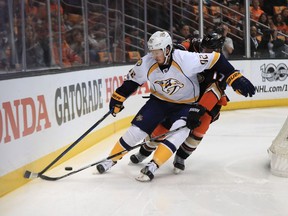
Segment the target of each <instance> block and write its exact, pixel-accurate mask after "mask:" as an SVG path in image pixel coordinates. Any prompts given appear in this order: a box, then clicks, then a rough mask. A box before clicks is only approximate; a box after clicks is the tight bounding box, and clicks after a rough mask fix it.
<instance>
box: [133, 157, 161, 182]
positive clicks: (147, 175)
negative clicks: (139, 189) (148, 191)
mask: <svg viewBox="0 0 288 216" xmlns="http://www.w3.org/2000/svg"><path fill="white" fill-rule="evenodd" d="M157 169H158V166H157V164H156V163H154V161H151V162H149V163H148V164H147V165H146V166H145V167H144V168H143V169H141V171H140V172H141V173H140V175H139V176H137V177H136V178H135V179H136V180H137V181H140V182H149V181H152V179H153V178H154V174H153V173H154V172H155V171H156V170H157Z"/></svg>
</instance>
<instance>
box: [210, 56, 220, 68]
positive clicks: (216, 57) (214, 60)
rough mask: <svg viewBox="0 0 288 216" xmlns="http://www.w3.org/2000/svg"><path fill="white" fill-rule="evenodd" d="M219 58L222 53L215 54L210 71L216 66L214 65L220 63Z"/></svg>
mask: <svg viewBox="0 0 288 216" xmlns="http://www.w3.org/2000/svg"><path fill="white" fill-rule="evenodd" d="M219 58H220V53H218V52H214V58H213V60H212V62H211V64H210V67H209V69H210V68H212V67H213V66H214V64H215V63H216V62H217V61H218V59H219Z"/></svg>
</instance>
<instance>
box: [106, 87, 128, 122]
mask: <svg viewBox="0 0 288 216" xmlns="http://www.w3.org/2000/svg"><path fill="white" fill-rule="evenodd" d="M125 100H126V98H125V97H124V96H122V95H120V94H118V93H117V92H116V91H115V92H114V93H113V94H112V97H111V99H110V103H109V109H110V110H113V111H112V115H113V116H114V117H115V116H116V114H117V113H119V112H121V111H122V110H123V109H124V106H123V102H124V101H125Z"/></svg>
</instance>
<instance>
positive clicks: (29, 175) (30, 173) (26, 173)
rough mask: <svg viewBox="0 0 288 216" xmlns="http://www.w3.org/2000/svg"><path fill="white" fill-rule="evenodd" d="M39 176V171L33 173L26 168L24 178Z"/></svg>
mask: <svg viewBox="0 0 288 216" xmlns="http://www.w3.org/2000/svg"><path fill="white" fill-rule="evenodd" d="M38 176H39V175H38V173H33V172H31V171H29V170H26V171H25V173H24V178H27V179H34V178H37V177H38Z"/></svg>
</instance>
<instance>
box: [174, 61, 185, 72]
mask: <svg viewBox="0 0 288 216" xmlns="http://www.w3.org/2000/svg"><path fill="white" fill-rule="evenodd" d="M172 65H173V66H174V67H175V68H177V69H178V70H179V71H180V72H181V73H183V71H182V69H181V67H180V66H179V65H178V64H177V62H175V61H174V60H173V61H172Z"/></svg>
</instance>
